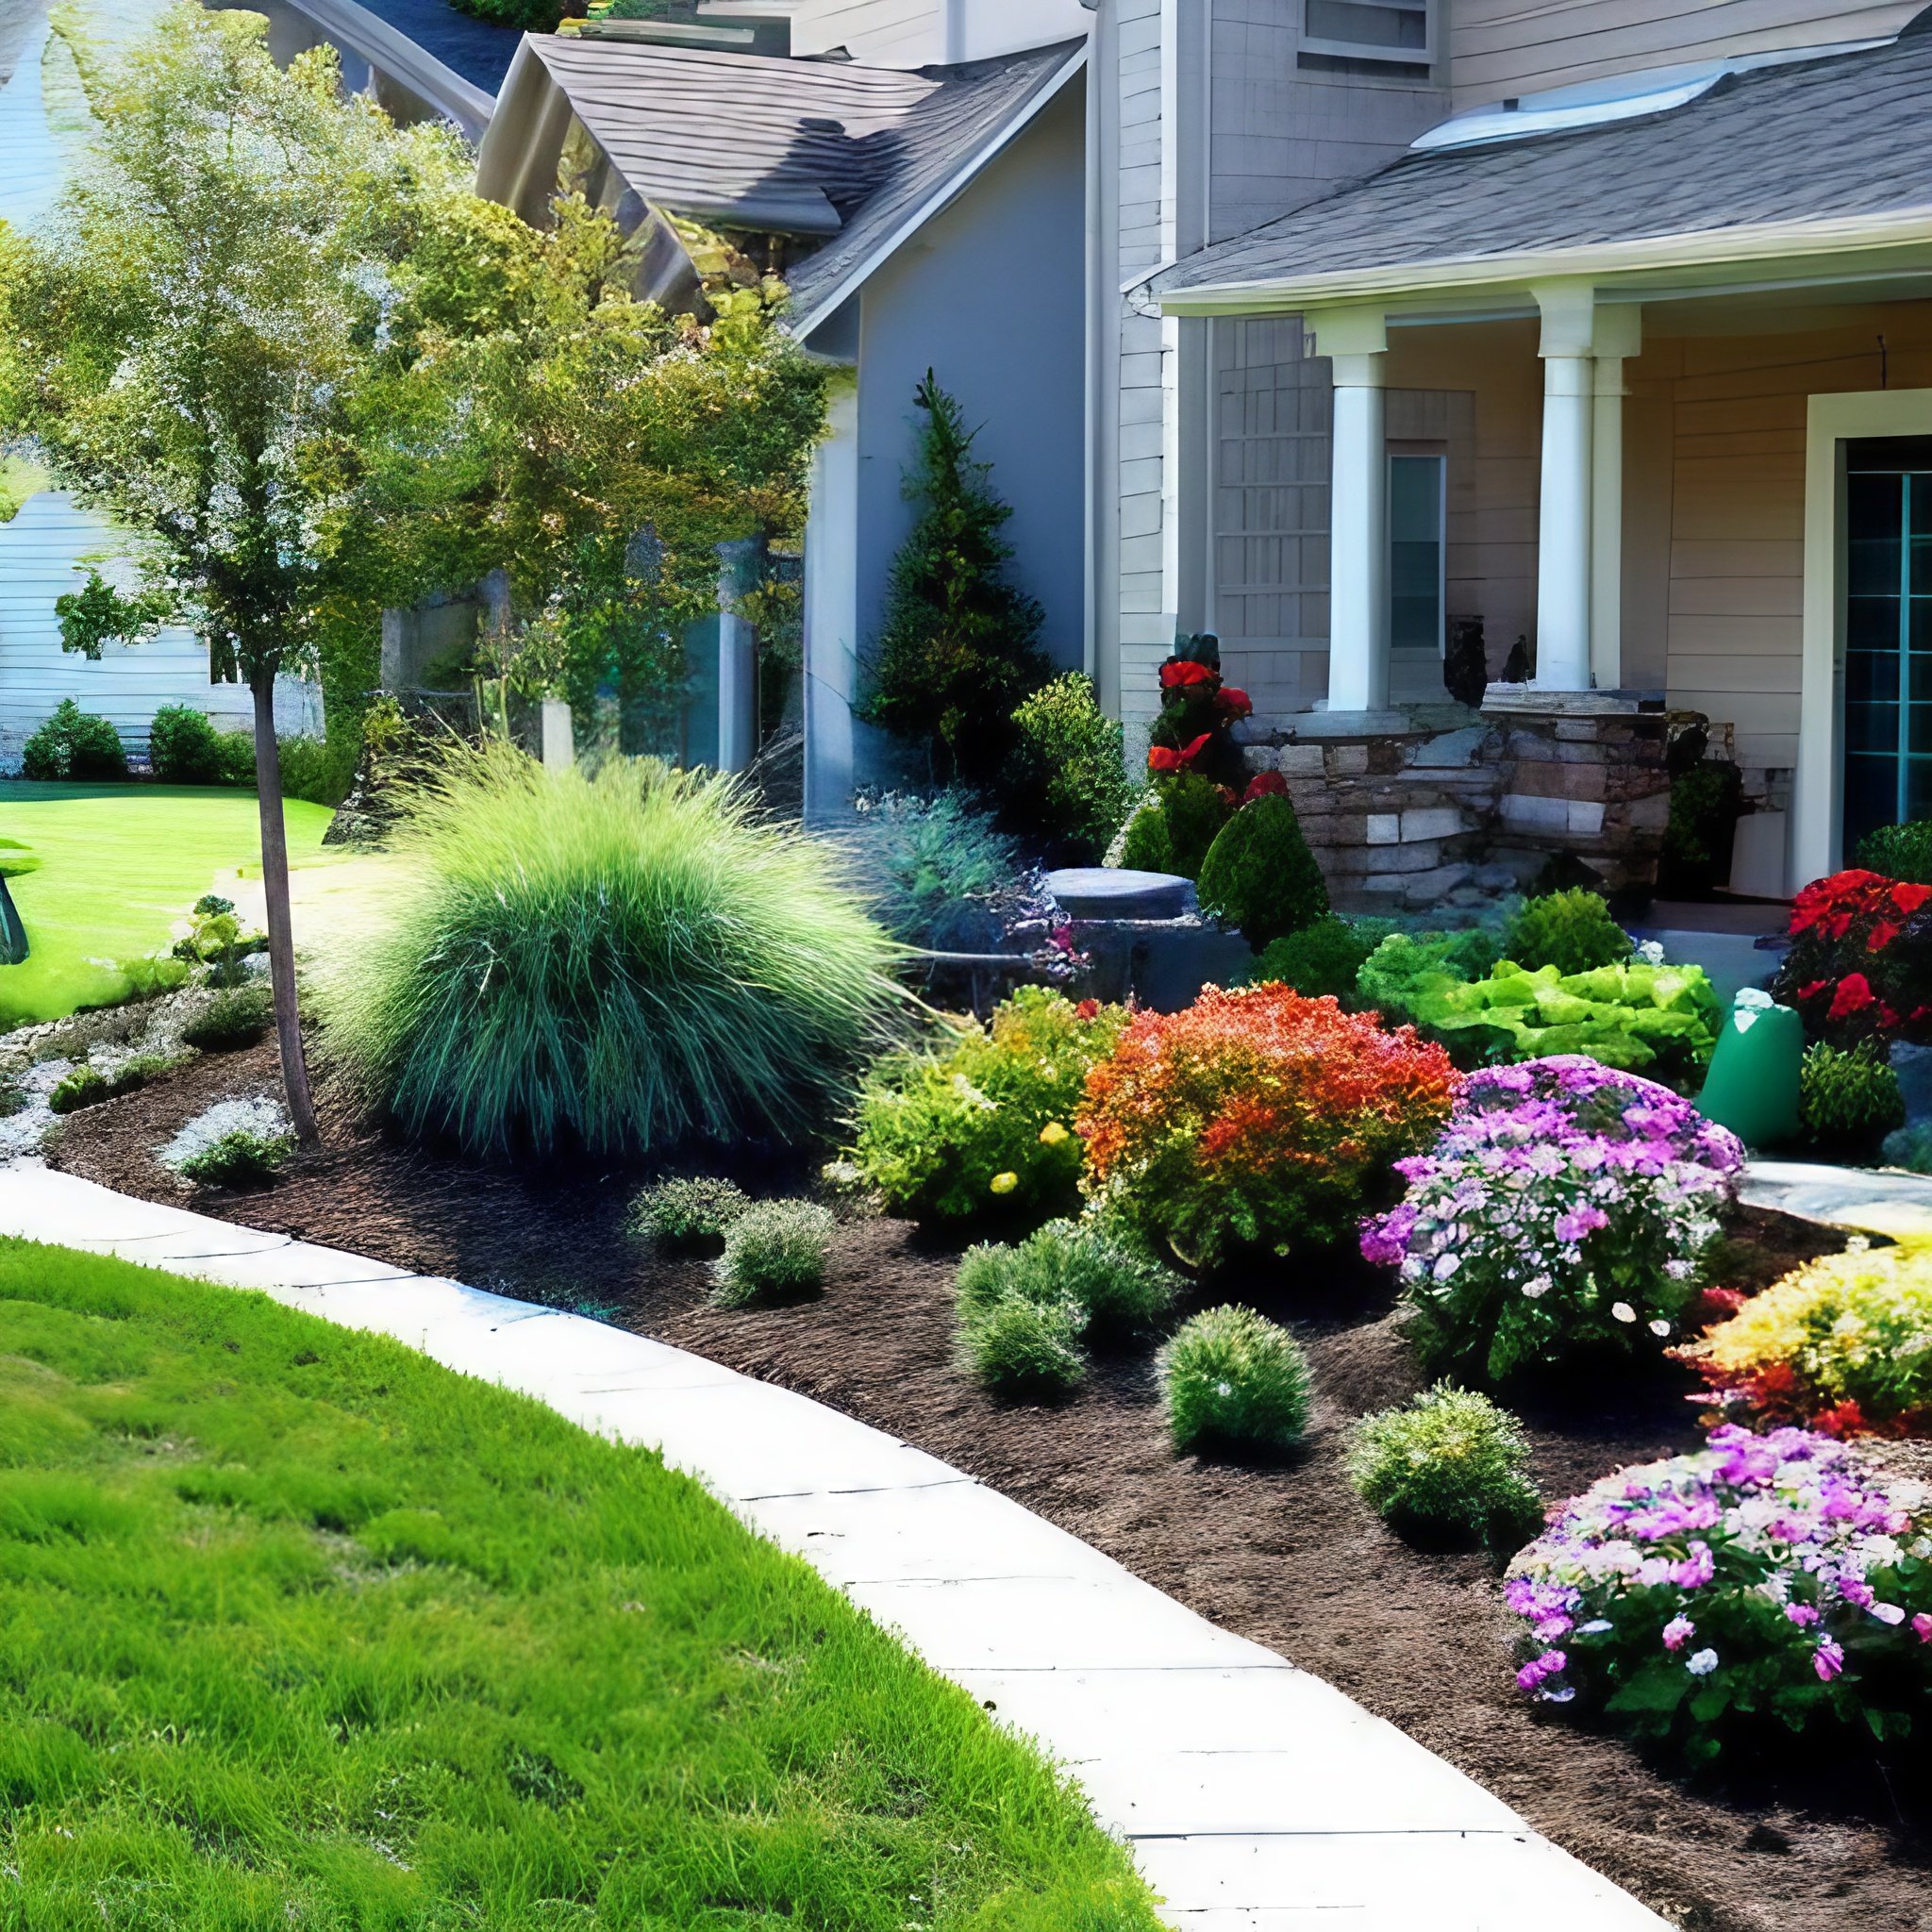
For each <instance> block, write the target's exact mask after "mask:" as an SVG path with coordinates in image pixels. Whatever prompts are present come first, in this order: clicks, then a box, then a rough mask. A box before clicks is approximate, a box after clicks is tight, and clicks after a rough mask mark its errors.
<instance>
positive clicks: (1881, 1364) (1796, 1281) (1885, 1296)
mask: <svg viewBox="0 0 1932 1932" xmlns="http://www.w3.org/2000/svg"><path fill="white" fill-rule="evenodd" d="M1679 1353H1680V1356H1681V1358H1682V1359H1683V1360H1685V1361H1688V1362H1690V1363H1691V1366H1692V1367H1694V1368H1695V1369H1696V1370H1697V1371H1698V1373H1699V1374H1702V1375H1703V1377H1704V1378H1705V1380H1706V1381H1707V1382H1708V1383H1709V1384H1710V1387H1711V1390H1712V1391H1713V1395H1712V1401H1713V1404H1714V1406H1716V1407H1720V1408H1721V1409H1722V1410H1723V1411H1724V1413H1726V1414H1730V1415H1735V1416H1738V1417H1740V1419H1744V1418H1755V1419H1758V1420H1762V1421H1766V1422H1774V1423H1806V1424H1809V1425H1810V1426H1811V1427H1812V1428H1815V1429H1818V1430H1821V1431H1823V1432H1824V1434H1825V1435H1828V1436H1855V1435H1861V1434H1864V1433H1867V1432H1871V1433H1874V1434H1881V1435H1890V1436H1908V1435H1909V1436H1921V1435H1925V1434H1928V1433H1932V1248H1925V1247H1910V1248H1874V1247H1872V1245H1871V1244H1870V1242H1868V1241H1863V1240H1855V1241H1853V1242H1852V1244H1851V1247H1850V1249H1849V1251H1848V1252H1847V1253H1845V1254H1842V1255H1834V1256H1832V1257H1829V1258H1828V1259H1825V1260H1822V1261H1812V1262H1809V1263H1807V1265H1806V1266H1805V1267H1803V1268H1797V1269H1794V1270H1792V1272H1791V1273H1790V1274H1787V1275H1786V1276H1785V1277H1784V1279H1783V1280H1781V1281H1779V1282H1777V1283H1776V1284H1775V1285H1774V1286H1773V1287H1771V1288H1769V1289H1767V1290H1766V1291H1764V1292H1763V1293H1762V1294H1760V1295H1757V1296H1754V1297H1753V1299H1751V1300H1750V1301H1747V1302H1745V1303H1744V1304H1743V1305H1742V1306H1741V1307H1740V1308H1739V1309H1738V1310H1737V1312H1736V1313H1735V1314H1734V1315H1732V1317H1731V1318H1730V1320H1729V1321H1727V1322H1725V1323H1724V1324H1721V1325H1720V1326H1718V1327H1716V1328H1713V1329H1712V1330H1711V1331H1710V1332H1709V1333H1708V1334H1707V1335H1706V1336H1705V1337H1704V1339H1703V1340H1702V1341H1696V1342H1693V1343H1691V1345H1690V1346H1689V1347H1687V1348H1685V1349H1683V1350H1681V1351H1680V1352H1679Z"/></svg>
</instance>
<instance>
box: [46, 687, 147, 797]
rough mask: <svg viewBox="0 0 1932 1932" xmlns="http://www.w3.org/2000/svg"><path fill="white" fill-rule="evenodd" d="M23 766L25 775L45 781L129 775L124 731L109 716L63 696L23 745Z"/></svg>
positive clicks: (99, 778) (81, 780)
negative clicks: (123, 744) (122, 733)
mask: <svg viewBox="0 0 1932 1932" xmlns="http://www.w3.org/2000/svg"><path fill="white" fill-rule="evenodd" d="M20 769H21V775H22V776H23V777H27V778H37V779H41V780H43V781H45V780H61V779H65V780H69V781H75V782H82V783H85V782H89V781H95V780H102V779H113V778H125V777H126V775H127V754H126V753H125V751H124V750H123V749H122V748H121V734H120V733H119V732H118V731H116V730H115V729H114V727H113V726H112V725H111V724H108V721H107V720H106V719H105V718H96V717H94V716H93V715H92V712H88V711H83V710H82V709H81V708H80V707H79V706H78V705H77V704H75V701H74V700H73V699H72V698H62V699H61V700H60V702H59V703H58V705H57V706H55V708H54V715H53V716H52V717H51V718H49V719H48V720H47V721H46V723H45V724H42V726H41V727H40V728H39V729H38V730H37V731H35V732H34V733H33V735H32V736H31V737H30V738H28V740H27V741H26V743H25V745H24V746H22V748H21V754H20Z"/></svg>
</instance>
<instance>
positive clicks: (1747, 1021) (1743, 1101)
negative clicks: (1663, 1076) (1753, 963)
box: [1697, 986, 1805, 1147]
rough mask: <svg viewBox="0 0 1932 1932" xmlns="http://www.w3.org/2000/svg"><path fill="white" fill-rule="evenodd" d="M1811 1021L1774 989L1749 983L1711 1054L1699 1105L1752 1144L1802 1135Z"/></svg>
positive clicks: (1772, 1144) (1763, 1144)
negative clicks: (1801, 1099)
mask: <svg viewBox="0 0 1932 1932" xmlns="http://www.w3.org/2000/svg"><path fill="white" fill-rule="evenodd" d="M1804 1059H1805V1023H1804V1022H1803V1021H1802V1020H1800V1019H1799V1018H1798V1016H1797V1014H1796V1013H1794V1012H1792V1010H1791V1009H1790V1008H1789V1007H1781V1006H1778V1005H1777V1004H1776V1003H1775V1002H1774V1000H1773V999H1772V996H1771V995H1770V994H1769V993H1768V992H1759V991H1757V989H1756V988H1755V987H1748V986H1747V987H1746V988H1745V989H1744V991H1742V992H1740V994H1739V995H1738V1003H1737V1005H1736V1006H1735V1007H1734V1008H1732V1009H1731V1017H1730V1021H1729V1023H1728V1024H1726V1025H1725V1027H1724V1032H1723V1033H1722V1034H1721V1035H1720V1036H1719V1039H1718V1042H1717V1051H1716V1052H1715V1053H1713V1054H1712V1055H1711V1057H1710V1072H1709V1073H1708V1074H1707V1075H1706V1076H1705V1081H1704V1091H1703V1093H1702V1094H1701V1095H1700V1096H1699V1097H1698V1102H1697V1108H1698V1111H1699V1112H1700V1113H1702V1114H1703V1115H1704V1117H1705V1119H1706V1120H1711V1121H1715V1122H1716V1123H1717V1124H1718V1125H1719V1126H1721V1127H1728V1128H1730V1130H1731V1132H1732V1133H1734V1134H1735V1135H1737V1137H1738V1139H1739V1140H1740V1141H1743V1143H1744V1144H1745V1146H1747V1147H1779V1146H1782V1145H1783V1144H1784V1143H1785V1142H1786V1141H1795V1140H1796V1139H1797V1138H1798V1133H1799V1119H1798V1075H1799V1073H1800V1070H1801V1069H1802V1067H1803V1065H1804Z"/></svg>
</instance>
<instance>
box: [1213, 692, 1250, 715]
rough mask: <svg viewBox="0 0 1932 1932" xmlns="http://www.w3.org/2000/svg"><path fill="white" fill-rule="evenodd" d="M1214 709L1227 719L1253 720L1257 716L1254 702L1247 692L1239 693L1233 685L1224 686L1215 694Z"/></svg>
mask: <svg viewBox="0 0 1932 1932" xmlns="http://www.w3.org/2000/svg"><path fill="white" fill-rule="evenodd" d="M1214 708H1215V709H1216V710H1217V711H1219V712H1220V713H1221V714H1222V715H1223V716H1224V717H1225V718H1252V717H1253V716H1254V715H1255V704H1254V700H1253V699H1252V698H1250V697H1249V696H1248V694H1247V692H1246V691H1237V690H1236V689H1235V688H1234V686H1233V685H1231V684H1229V685H1224V686H1223V687H1222V689H1221V690H1219V691H1216V692H1215V693H1214Z"/></svg>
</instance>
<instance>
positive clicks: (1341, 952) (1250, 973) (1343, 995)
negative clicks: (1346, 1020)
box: [1241, 912, 1389, 1007]
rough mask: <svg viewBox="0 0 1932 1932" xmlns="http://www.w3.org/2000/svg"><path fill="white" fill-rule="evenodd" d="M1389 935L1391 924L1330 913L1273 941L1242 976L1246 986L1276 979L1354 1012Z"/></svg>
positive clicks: (1242, 982) (1309, 995)
mask: <svg viewBox="0 0 1932 1932" xmlns="http://www.w3.org/2000/svg"><path fill="white" fill-rule="evenodd" d="M1388 933H1389V923H1388V922H1387V921H1386V920H1380V919H1343V918H1342V917H1341V914H1340V913H1335V912H1324V914H1323V915H1322V917H1321V918H1320V919H1318V920H1316V921H1315V922H1314V924H1311V925H1305V926H1303V927H1302V929H1301V930H1300V931H1299V932H1291V933H1287V934H1284V935H1283V937H1282V938H1280V939H1278V940H1274V941H1270V942H1269V944H1268V945H1267V946H1266V947H1265V948H1264V949H1263V950H1262V951H1261V953H1260V954H1259V955H1258V956H1257V958H1256V960H1255V963H1254V964H1253V965H1252V966H1251V967H1250V968H1249V969H1248V970H1247V972H1246V973H1244V974H1242V975H1241V984H1242V985H1243V986H1258V985H1260V984H1261V983H1262V982H1263V981H1264V980H1271V979H1272V980H1276V981H1278V982H1279V983H1280V984H1281V985H1283V986H1291V987H1293V988H1294V990H1295V991H1297V992H1298V993H1303V994H1305V995H1306V996H1307V998H1309V999H1338V1000H1340V1001H1341V1003H1342V1005H1343V1006H1349V1007H1352V1006H1353V1005H1354V1004H1355V990H1356V981H1357V979H1358V978H1359V977H1360V976H1361V970H1362V968H1363V967H1364V966H1365V965H1367V964H1368V962H1369V957H1370V955H1371V954H1373V953H1374V950H1375V948H1376V947H1377V946H1378V945H1380V944H1381V942H1382V941H1383V940H1384V939H1385V938H1386V937H1387V936H1388Z"/></svg>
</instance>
